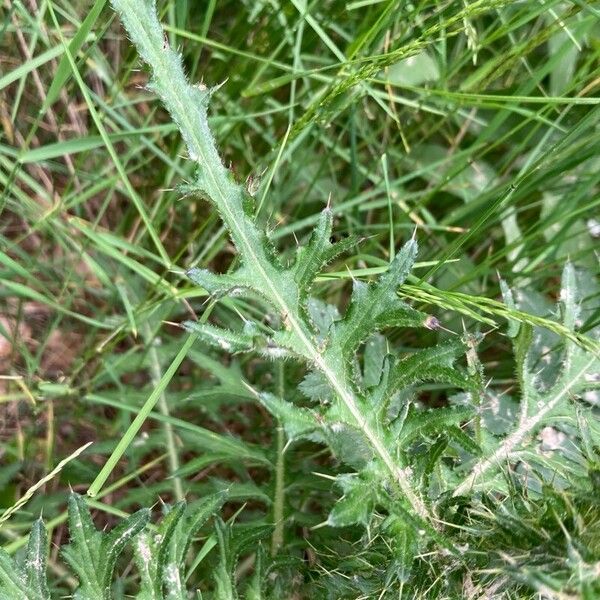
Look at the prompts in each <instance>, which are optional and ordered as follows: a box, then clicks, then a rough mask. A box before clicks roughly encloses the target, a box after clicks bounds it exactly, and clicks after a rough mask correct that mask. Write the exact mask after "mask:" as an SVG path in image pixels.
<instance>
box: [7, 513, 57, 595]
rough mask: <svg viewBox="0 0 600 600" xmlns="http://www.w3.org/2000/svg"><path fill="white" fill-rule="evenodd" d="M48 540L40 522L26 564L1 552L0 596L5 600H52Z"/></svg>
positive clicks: (35, 530) (26, 555)
mask: <svg viewBox="0 0 600 600" xmlns="http://www.w3.org/2000/svg"><path fill="white" fill-rule="evenodd" d="M47 561H48V536H47V534H46V528H45V527H44V523H43V522H42V520H41V519H38V520H37V521H35V522H34V524H33V526H32V528H31V531H30V533H29V541H28V543H27V550H26V551H25V557H24V560H23V562H19V561H16V560H14V559H13V558H11V557H10V556H9V555H8V554H7V553H6V552H5V551H4V550H3V549H1V548H0V594H1V597H2V599H3V600H50V592H49V590H48V583H47V581H46V563H47Z"/></svg>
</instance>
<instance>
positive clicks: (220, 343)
mask: <svg viewBox="0 0 600 600" xmlns="http://www.w3.org/2000/svg"><path fill="white" fill-rule="evenodd" d="M183 326H184V327H185V329H187V331H190V332H191V333H195V334H197V335H198V337H199V338H200V340H202V341H203V342H204V343H205V344H209V345H210V346H213V347H215V348H218V349H219V350H225V351H226V352H231V353H236V352H248V351H250V350H252V349H253V348H254V336H253V335H251V334H249V333H246V332H234V331H232V330H230V329H224V328H222V327H216V326H215V325H211V324H210V323H199V322H198V321H185V322H184V323H183Z"/></svg>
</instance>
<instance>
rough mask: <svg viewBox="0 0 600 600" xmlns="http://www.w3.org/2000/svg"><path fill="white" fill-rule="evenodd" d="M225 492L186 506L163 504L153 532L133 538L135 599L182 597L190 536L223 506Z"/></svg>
mask: <svg viewBox="0 0 600 600" xmlns="http://www.w3.org/2000/svg"><path fill="white" fill-rule="evenodd" d="M226 497H227V494H226V492H222V493H219V494H214V495H212V496H208V497H206V498H203V499H202V500H199V501H197V502H194V503H192V504H190V505H189V506H187V505H186V503H185V502H184V501H181V502H178V503H177V504H176V505H175V506H172V507H166V510H165V515H164V517H163V519H162V521H161V522H160V523H159V525H158V526H157V529H156V531H152V532H151V531H143V532H142V533H141V534H140V535H139V536H138V537H137V538H136V540H135V547H134V549H135V553H134V557H135V562H136V565H137V567H138V570H139V572H140V578H141V583H140V591H139V593H138V595H137V596H136V598H137V600H186V599H187V598H188V593H187V589H186V586H185V580H186V573H185V566H186V565H185V561H186V556H187V553H188V550H189V547H190V544H191V542H192V539H193V537H194V535H196V533H197V532H198V530H199V529H200V528H201V527H202V526H203V525H204V524H205V523H206V522H207V521H208V519H210V518H211V517H212V516H213V515H214V514H215V513H217V512H218V510H219V509H220V508H221V506H222V505H223V502H224V501H225V499H226Z"/></svg>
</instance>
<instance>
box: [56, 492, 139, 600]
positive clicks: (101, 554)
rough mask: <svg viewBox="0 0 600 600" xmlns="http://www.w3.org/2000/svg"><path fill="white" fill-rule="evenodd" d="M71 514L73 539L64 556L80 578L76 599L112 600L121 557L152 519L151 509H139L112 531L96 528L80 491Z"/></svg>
mask: <svg viewBox="0 0 600 600" xmlns="http://www.w3.org/2000/svg"><path fill="white" fill-rule="evenodd" d="M68 513H69V531H70V534H71V540H70V542H69V545H68V546H67V547H66V548H64V550H63V556H64V558H65V560H66V561H67V563H69V565H70V566H71V568H72V569H73V571H74V572H75V573H76V574H77V577H78V578H79V587H78V588H77V590H76V591H75V596H74V598H76V599H77V600H110V599H111V598H112V592H111V586H112V578H113V573H114V570H115V566H116V563H117V559H118V557H119V555H120V554H121V552H123V550H124V549H125V546H126V545H127V544H128V543H129V542H130V541H131V540H133V538H135V536H136V535H138V534H139V533H140V532H141V531H142V530H143V529H144V527H145V526H146V525H147V523H148V522H149V521H150V511H149V510H148V509H147V508H143V509H141V510H139V511H137V512H136V513H134V514H132V515H130V516H129V517H127V518H126V519H123V520H122V521H121V522H120V523H119V524H118V525H117V526H116V527H115V528H114V529H113V530H112V531H110V532H109V533H103V532H101V531H98V530H97V529H96V527H95V526H94V523H93V521H92V517H91V515H90V510H89V508H88V506H87V504H86V502H85V500H84V499H83V498H82V497H81V496H79V495H78V494H71V496H70V497H69V508H68Z"/></svg>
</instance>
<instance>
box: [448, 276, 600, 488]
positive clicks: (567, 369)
mask: <svg viewBox="0 0 600 600" xmlns="http://www.w3.org/2000/svg"><path fill="white" fill-rule="evenodd" d="M560 301H561V307H562V316H563V324H564V325H565V326H566V327H568V328H569V330H571V331H574V330H575V329H574V328H575V327H576V326H577V323H578V316H579V311H580V306H579V295H578V292H577V286H576V278H575V272H574V269H573V267H572V265H570V264H567V265H566V266H565V269H564V271H563V277H562V291H561V295H560ZM564 346H565V348H564V356H563V361H562V365H561V367H560V370H559V372H558V373H557V374H556V375H555V377H554V381H553V382H551V383H550V384H548V383H546V382H544V383H542V382H540V381H539V379H538V377H537V374H536V372H535V371H532V370H531V365H533V364H535V362H536V361H535V358H536V357H535V356H534V350H535V345H534V343H532V332H531V328H528V327H526V326H525V327H522V328H521V331H520V333H519V335H518V336H517V338H516V340H515V355H516V359H517V369H518V374H519V383H520V387H521V396H522V397H521V409H520V416H519V420H518V424H517V427H516V428H515V429H514V430H513V431H512V432H511V433H510V434H508V435H507V436H506V437H504V438H503V439H502V440H501V441H499V442H498V443H497V444H495V445H493V446H491V447H490V448H489V450H488V451H487V452H486V453H485V455H484V456H482V458H481V459H480V460H479V461H478V462H477V463H475V464H474V465H472V466H470V469H469V475H468V476H467V477H466V478H465V479H464V480H463V481H462V482H461V484H460V485H459V486H458V487H457V488H456V489H455V490H454V495H457V496H459V495H464V494H465V493H467V492H468V491H471V490H472V488H473V487H474V486H477V487H493V486H494V481H495V475H496V474H497V472H498V469H499V468H500V467H501V464H502V461H506V460H509V461H510V460H511V458H513V457H516V456H517V455H518V453H519V452H520V451H522V450H523V449H525V448H526V447H527V445H528V444H531V440H532V436H534V435H535V434H536V433H537V432H538V431H540V430H542V428H544V427H546V426H552V425H553V424H555V423H561V422H563V423H564V422H565V420H566V419H567V418H568V419H570V420H571V421H572V422H573V423H575V422H577V416H576V407H575V405H574V402H576V401H577V399H578V398H580V399H582V400H585V398H586V395H585V393H586V390H590V389H591V388H593V387H594V384H595V379H596V377H597V374H598V373H599V372H600V358H598V357H597V356H596V355H595V354H593V353H591V352H587V351H586V350H584V349H583V348H581V347H580V346H579V345H576V344H575V343H574V342H573V341H572V340H571V339H565V344H564Z"/></svg>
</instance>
